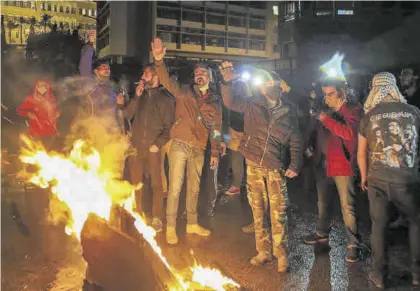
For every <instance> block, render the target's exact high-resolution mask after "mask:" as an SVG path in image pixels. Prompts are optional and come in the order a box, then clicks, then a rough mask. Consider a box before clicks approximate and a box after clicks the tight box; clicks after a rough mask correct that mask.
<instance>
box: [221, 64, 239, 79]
mask: <svg viewBox="0 0 420 291" xmlns="http://www.w3.org/2000/svg"><path fill="white" fill-rule="evenodd" d="M219 70H220V74H222V77H223V80H224V81H225V82H230V81H232V80H233V79H235V78H237V77H238V74H236V72H235V69H234V68H233V65H232V63H231V62H223V63H222V64H221V65H220V66H219Z"/></svg>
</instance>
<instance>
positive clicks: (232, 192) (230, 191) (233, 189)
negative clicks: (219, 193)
mask: <svg viewBox="0 0 420 291" xmlns="http://www.w3.org/2000/svg"><path fill="white" fill-rule="evenodd" d="M240 193H241V189H240V188H238V187H233V186H232V187H230V188H229V189H228V190H227V191H226V192H225V194H226V195H238V194H240Z"/></svg>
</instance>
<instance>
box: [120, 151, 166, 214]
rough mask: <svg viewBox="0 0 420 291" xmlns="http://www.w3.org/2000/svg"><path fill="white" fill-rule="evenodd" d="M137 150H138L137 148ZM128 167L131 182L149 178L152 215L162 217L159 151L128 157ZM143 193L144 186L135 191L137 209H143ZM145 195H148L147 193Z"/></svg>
mask: <svg viewBox="0 0 420 291" xmlns="http://www.w3.org/2000/svg"><path fill="white" fill-rule="evenodd" d="M138 152H139V150H138ZM128 163H129V167H130V178H131V183H132V184H138V183H143V184H144V182H145V178H144V177H145V176H148V178H150V179H151V182H152V183H151V184H152V190H153V196H152V197H153V206H152V215H153V217H157V218H160V219H163V199H164V196H163V188H162V176H161V163H160V153H159V152H157V153H151V152H149V151H147V152H146V153H144V151H143V152H142V155H141V156H139V155H133V156H130V157H129V160H128ZM143 193H144V186H143V187H142V188H141V189H140V190H137V191H136V205H137V211H138V212H140V213H141V212H142V211H144V208H143V202H144V201H143V199H144V198H143ZM147 197H150V195H148V196H147Z"/></svg>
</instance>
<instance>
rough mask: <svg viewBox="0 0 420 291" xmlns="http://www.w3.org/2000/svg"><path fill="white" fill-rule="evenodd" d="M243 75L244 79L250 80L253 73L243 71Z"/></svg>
mask: <svg viewBox="0 0 420 291" xmlns="http://www.w3.org/2000/svg"><path fill="white" fill-rule="evenodd" d="M241 77H242V79H243V80H244V81H249V79H251V75H250V74H249V73H248V72H243V73H242V76H241Z"/></svg>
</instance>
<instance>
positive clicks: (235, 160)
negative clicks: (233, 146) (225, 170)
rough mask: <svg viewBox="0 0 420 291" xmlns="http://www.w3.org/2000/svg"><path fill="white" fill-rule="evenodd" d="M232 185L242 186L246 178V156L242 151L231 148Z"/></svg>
mask: <svg viewBox="0 0 420 291" xmlns="http://www.w3.org/2000/svg"><path fill="white" fill-rule="evenodd" d="M230 157H231V165H232V166H231V167H232V187H236V188H240V187H241V185H242V181H243V178H244V171H245V158H244V156H243V155H242V153H241V152H240V151H234V150H230Z"/></svg>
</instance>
